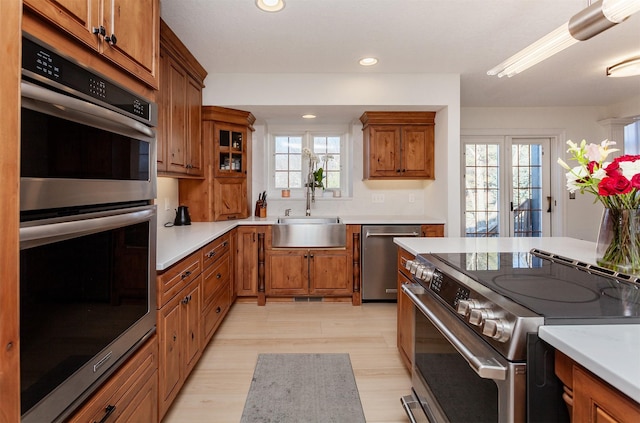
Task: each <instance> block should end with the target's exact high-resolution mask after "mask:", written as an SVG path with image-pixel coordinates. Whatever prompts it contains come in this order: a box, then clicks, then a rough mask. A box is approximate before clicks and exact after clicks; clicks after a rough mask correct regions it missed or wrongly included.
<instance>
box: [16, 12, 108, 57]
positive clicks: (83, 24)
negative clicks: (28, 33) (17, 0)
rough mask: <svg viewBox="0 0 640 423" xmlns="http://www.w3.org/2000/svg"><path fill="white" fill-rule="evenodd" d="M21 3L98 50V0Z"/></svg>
mask: <svg viewBox="0 0 640 423" xmlns="http://www.w3.org/2000/svg"><path fill="white" fill-rule="evenodd" d="M23 4H24V5H25V6H26V7H28V8H29V9H32V10H33V11H35V12H36V13H38V14H39V15H41V16H43V17H45V18H46V19H47V20H48V21H50V22H51V23H53V24H54V25H56V26H57V27H58V28H60V29H61V30H63V31H64V32H66V33H67V34H69V35H71V36H72V37H74V38H75V39H76V40H78V41H80V42H82V43H83V44H85V45H87V46H89V47H91V48H92V49H94V50H96V51H97V50H98V47H99V44H98V43H99V38H98V36H97V35H95V34H93V27H97V26H99V19H100V17H99V12H100V9H99V0H24V1H23Z"/></svg>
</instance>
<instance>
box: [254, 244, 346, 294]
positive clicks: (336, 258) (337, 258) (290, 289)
mask: <svg viewBox="0 0 640 423" xmlns="http://www.w3.org/2000/svg"><path fill="white" fill-rule="evenodd" d="M267 269H269V270H268V273H267V276H268V278H267V288H266V294H267V295H271V296H312V297H325V296H346V297H350V296H351V294H352V292H353V288H352V283H351V266H350V260H349V254H348V253H347V251H346V250H345V249H336V250H307V249H293V250H272V251H270V252H269V253H268V254H267Z"/></svg>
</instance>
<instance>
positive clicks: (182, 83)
mask: <svg viewBox="0 0 640 423" xmlns="http://www.w3.org/2000/svg"><path fill="white" fill-rule="evenodd" d="M166 72H167V74H166V78H167V81H166V82H167V86H166V92H165V93H164V94H163V95H164V96H166V97H165V98H164V100H165V103H164V105H165V107H167V110H166V116H165V117H166V122H165V128H166V135H167V136H166V137H165V138H164V141H165V142H166V146H165V147H166V149H167V153H166V154H167V171H168V172H176V173H185V172H186V166H187V151H186V149H187V146H186V125H187V113H186V92H185V89H186V86H187V74H186V72H185V71H184V69H183V68H182V67H181V66H180V65H179V64H178V63H176V62H175V61H174V60H173V59H172V58H168V63H167V68H166Z"/></svg>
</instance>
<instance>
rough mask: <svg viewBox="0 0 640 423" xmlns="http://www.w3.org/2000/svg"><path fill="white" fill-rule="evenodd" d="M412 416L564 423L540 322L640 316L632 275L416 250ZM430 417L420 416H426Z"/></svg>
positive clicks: (546, 258) (544, 257)
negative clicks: (420, 252)
mask: <svg viewBox="0 0 640 423" xmlns="http://www.w3.org/2000/svg"><path fill="white" fill-rule="evenodd" d="M405 267H406V268H407V269H408V270H409V271H410V272H411V274H412V275H414V283H411V284H407V285H404V286H403V291H404V292H405V293H406V294H407V295H408V296H409V298H410V299H411V300H412V302H413V303H414V305H415V313H414V314H415V322H414V323H415V327H414V345H415V347H414V348H415V351H414V353H413V370H412V385H413V392H412V395H410V396H407V397H404V398H402V403H403V406H404V408H405V410H406V411H407V414H408V415H409V417H410V418H411V420H412V421H414V422H415V421H431V422H524V421H528V422H558V421H568V415H567V412H566V407H565V406H564V404H563V403H562V400H561V395H562V387H561V384H560V383H559V381H558V380H557V378H556V377H555V375H554V371H553V349H552V348H551V347H550V346H549V345H547V344H546V343H544V342H543V341H541V340H540V339H539V338H538V336H537V332H538V328H539V326H541V325H554V324H610V323H615V324H620V323H640V278H638V277H635V276H631V275H624V274H619V273H615V272H611V271H609V270H607V269H603V268H599V267H596V266H591V265H588V264H586V263H581V262H578V261H575V260H571V259H567V258H565V257H562V256H558V255H554V254H550V253H547V252H544V251H540V250H531V251H530V252H524V253H455V254H452V253H447V254H437V255H436V254H426V255H419V256H417V257H416V259H415V260H408V261H406V263H405ZM427 419H428V420H427Z"/></svg>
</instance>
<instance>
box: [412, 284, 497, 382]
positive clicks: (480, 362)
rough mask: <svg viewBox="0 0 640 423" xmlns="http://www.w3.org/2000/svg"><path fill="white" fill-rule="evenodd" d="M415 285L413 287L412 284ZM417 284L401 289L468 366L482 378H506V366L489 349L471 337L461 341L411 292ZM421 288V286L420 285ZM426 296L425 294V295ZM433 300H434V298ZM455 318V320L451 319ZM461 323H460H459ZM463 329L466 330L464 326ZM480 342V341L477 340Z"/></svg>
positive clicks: (452, 322) (455, 321)
mask: <svg viewBox="0 0 640 423" xmlns="http://www.w3.org/2000/svg"><path fill="white" fill-rule="evenodd" d="M413 285H415V287H414V286H413ZM418 286H419V285H418V284H405V285H402V290H403V291H404V293H405V294H407V295H408V296H409V298H410V299H411V302H413V304H415V306H416V307H418V309H419V310H420V311H421V312H422V314H424V315H425V316H426V317H427V318H428V319H429V320H430V321H431V323H433V325H434V326H435V327H436V328H437V329H438V330H439V331H440V333H442V335H443V336H444V337H445V338H447V340H448V341H449V342H450V343H451V344H452V345H453V347H454V348H455V349H456V350H457V351H458V352H459V353H460V355H462V357H463V358H464V359H465V360H466V361H467V363H469V366H470V367H471V368H472V369H473V370H474V371H475V372H476V373H477V374H478V376H480V377H481V378H483V379H492V380H506V379H507V374H508V371H509V369H508V367H506V366H503V365H502V364H501V363H500V362H499V361H498V357H496V355H495V354H492V353H491V351H490V349H489V348H488V347H486V346H484V345H482V344H480V343H477V344H476V345H474V342H473V340H472V339H469V340H467V342H463V341H461V340H460V339H459V337H458V336H456V335H455V334H454V333H453V331H452V330H451V329H450V327H449V326H448V325H447V324H446V323H444V322H443V321H442V320H441V319H440V318H439V317H438V316H437V315H436V314H435V313H434V312H433V311H432V310H429V308H428V307H426V306H425V304H424V303H423V302H422V301H421V300H420V299H419V298H418V296H417V295H416V293H414V292H413V290H414V289H416V288H417V287H418ZM420 289H422V287H420ZM425 296H426V295H425ZM434 301H435V300H434ZM450 317H451V319H452V320H451V322H450V323H451V324H460V322H458V321H457V319H458V318H457V317H456V316H450ZM453 319H455V320H453ZM460 325H462V324H460ZM465 330H468V329H466V328H465ZM479 342H481V341H479Z"/></svg>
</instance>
